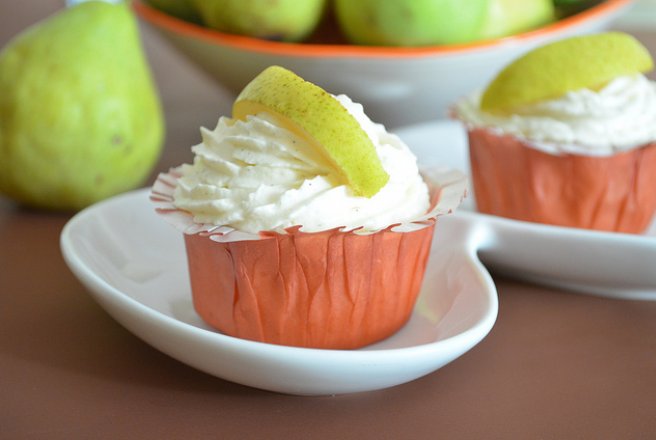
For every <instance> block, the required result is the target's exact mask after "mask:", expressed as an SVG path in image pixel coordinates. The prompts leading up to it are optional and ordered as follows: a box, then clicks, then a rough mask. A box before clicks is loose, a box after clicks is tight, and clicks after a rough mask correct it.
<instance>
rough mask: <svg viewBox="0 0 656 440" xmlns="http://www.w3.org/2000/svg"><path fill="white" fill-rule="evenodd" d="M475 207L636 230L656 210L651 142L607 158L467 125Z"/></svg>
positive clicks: (643, 227) (572, 224)
mask: <svg viewBox="0 0 656 440" xmlns="http://www.w3.org/2000/svg"><path fill="white" fill-rule="evenodd" d="M468 134H469V154H470V163H471V171H472V184H473V188H474V195H475V199H476V205H477V209H478V211H479V212H483V213H486V214H493V215H498V216H503V217H509V218H513V219H517V220H524V221H530V222H538V223H546V224H551V225H558V226H566V227H577V228H586V229H596V230H603V231H615V232H629V233H641V232H643V231H645V230H646V229H647V227H648V226H649V224H650V222H651V219H652V217H653V215H654V211H655V210H656V143H651V144H647V145H645V146H643V147H640V148H636V149H632V150H629V151H626V152H621V153H617V154H614V155H612V156H586V155H578V154H562V155H554V154H549V153H545V152H543V151H540V150H537V149H535V148H532V147H530V146H529V145H527V144H526V143H524V142H522V141H521V140H519V139H517V138H515V137H513V136H509V135H498V134H496V133H494V132H492V131H491V130H488V129H482V128H476V129H471V130H469V133H468Z"/></svg>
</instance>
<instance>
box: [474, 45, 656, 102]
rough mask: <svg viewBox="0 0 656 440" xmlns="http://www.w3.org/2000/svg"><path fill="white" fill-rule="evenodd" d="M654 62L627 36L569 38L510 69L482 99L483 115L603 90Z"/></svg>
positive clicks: (529, 55) (533, 53) (519, 60)
mask: <svg viewBox="0 0 656 440" xmlns="http://www.w3.org/2000/svg"><path fill="white" fill-rule="evenodd" d="M653 68H654V61H653V59H652V57H651V55H650V53H649V51H648V50H647V48H646V47H645V46H643V45H642V44H641V43H640V42H639V41H638V40H636V39H635V38H634V37H633V36H631V35H628V34H625V33H622V32H605V33H601V34H592V35H584V36H578V37H570V38H566V39H563V40H558V41H555V42H552V43H549V44H547V45H545V46H541V47H538V48H537V49H533V50H532V51H530V52H528V53H526V54H524V55H523V56H521V57H519V58H517V59H516V60H515V61H513V62H512V63H510V64H509V65H508V66H506V67H505V68H504V69H503V70H502V71H501V72H499V74H498V75H497V76H496V78H494V80H493V81H492V82H491V83H490V85H488V87H487V88H486V89H485V91H484V92H483V96H482V97H481V109H482V110H484V111H487V112H490V113H512V112H513V111H514V110H515V109H517V108H520V107H522V106H526V105H530V104H534V103H536V102H541V101H545V100H549V99H555V98H558V97H560V96H562V95H564V94H565V93H567V92H571V91H575V90H581V89H584V88H587V89H592V90H595V89H600V88H602V87H603V86H605V85H606V84H608V82H610V81H612V80H613V79H615V78H618V77H620V76H628V75H637V74H640V73H646V72H648V71H650V70H651V69H653Z"/></svg>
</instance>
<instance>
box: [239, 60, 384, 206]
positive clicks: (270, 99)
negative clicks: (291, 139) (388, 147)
mask: <svg viewBox="0 0 656 440" xmlns="http://www.w3.org/2000/svg"><path fill="white" fill-rule="evenodd" d="M261 112H268V113H270V114H272V115H274V116H277V117H278V119H279V120H280V121H281V122H282V123H283V124H284V125H285V126H286V127H287V128H288V129H290V130H292V131H294V132H296V133H298V134H300V135H301V136H303V137H305V138H306V139H308V140H309V141H310V144H311V145H314V146H315V148H316V149H317V151H319V152H322V153H324V156H325V157H326V158H327V159H328V160H329V161H330V162H332V163H333V165H334V166H335V169H336V170H337V171H338V173H339V174H341V175H342V176H343V180H344V183H346V184H347V185H350V187H351V188H352V189H353V192H354V193H355V194H357V195H360V196H364V197H371V196H373V195H375V194H376V193H377V192H378V191H379V190H380V189H381V188H382V187H383V186H385V184H386V183H387V181H388V180H389V175H388V174H387V172H386V171H385V169H384V168H383V165H382V164H381V162H380V159H379V157H378V155H377V153H376V148H375V147H374V144H373V142H372V141H371V139H370V138H369V136H368V135H367V133H366V132H365V131H364V130H363V129H362V127H361V126H360V123H359V122H358V121H357V120H356V119H355V117H353V116H352V115H351V113H349V111H348V110H347V109H346V108H345V107H344V106H343V105H342V104H340V102H339V101H338V100H337V99H335V98H334V97H333V96H332V95H331V94H330V93H328V92H326V91H325V90H323V89H322V88H321V87H319V86H317V85H315V84H312V83H311V82H308V81H305V80H304V79H303V78H301V77H299V76H297V75H296V74H295V73H293V72H291V71H289V70H287V69H285V68H282V67H279V66H271V67H268V68H267V69H265V70H264V71H263V72H262V73H260V74H259V75H258V76H256V77H255V79H253V81H251V82H250V83H249V84H248V85H246V87H245V88H244V90H242V91H241V93H240V94H239V96H238V97H237V99H236V100H235V103H234V105H233V107H232V115H233V117H235V118H237V119H244V118H246V116H248V115H256V114H258V113H261Z"/></svg>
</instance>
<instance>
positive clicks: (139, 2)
mask: <svg viewBox="0 0 656 440" xmlns="http://www.w3.org/2000/svg"><path fill="white" fill-rule="evenodd" d="M632 2H633V0H606V1H604V2H603V3H600V4H598V5H596V6H593V7H591V8H589V9H586V10H584V11H582V12H579V13H577V14H574V15H572V16H569V17H567V18H564V19H562V20H558V21H556V22H554V23H552V24H550V25H547V26H544V27H541V28H539V29H535V30H532V31H528V32H524V33H521V34H516V35H512V36H509V37H503V38H496V39H491V40H484V41H477V42H473V43H466V44H453V45H444V46H421V47H389V46H385V47H382V46H357V45H349V44H316V43H283V42H278V41H269V40H262V39H258V38H252V37H246V36H242V35H234V34H226V33H224V32H219V31H216V30H213V29H209V28H206V27H203V26H201V25H197V24H194V23H190V22H187V21H184V20H182V19H179V18H176V17H173V16H170V15H168V14H166V13H164V12H161V11H159V10H157V9H155V8H154V7H152V6H149V5H147V4H146V3H144V2H143V0H133V2H132V7H133V8H134V10H135V11H136V13H137V15H139V16H140V17H141V18H143V19H144V20H146V21H147V22H149V23H151V24H153V25H155V26H157V27H160V28H164V29H167V30H169V31H172V32H174V33H176V34H181V35H184V36H188V37H193V38H199V39H201V40H205V41H208V42H210V43H215V44H220V45H223V46H230V47H234V48H238V49H242V50H248V51H252V52H260V53H268V54H275V55H285V56H289V57H314V58H322V57H377V58H399V57H421V56H434V55H457V54H462V53H466V52H473V51H478V50H482V49H485V48H488V47H491V46H497V45H500V44H515V43H519V42H523V41H526V40H532V39H537V38H540V37H545V36H548V35H550V34H553V33H558V32H560V31H566V30H568V29H571V28H574V27H576V26H577V25H578V24H581V23H584V22H587V21H591V20H594V19H596V18H600V17H604V16H606V15H608V14H611V13H613V12H615V11H617V10H619V9H622V8H624V7H625V6H628V5H629V4H630V3H632Z"/></svg>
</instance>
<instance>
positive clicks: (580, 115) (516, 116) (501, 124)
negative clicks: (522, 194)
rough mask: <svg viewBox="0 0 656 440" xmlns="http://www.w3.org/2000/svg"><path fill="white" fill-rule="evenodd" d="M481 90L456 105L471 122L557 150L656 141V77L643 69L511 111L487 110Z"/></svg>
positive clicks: (604, 149) (602, 149)
mask: <svg viewBox="0 0 656 440" xmlns="http://www.w3.org/2000/svg"><path fill="white" fill-rule="evenodd" d="M480 96H481V94H480V93H478V94H475V95H473V96H471V97H469V98H466V99H464V100H462V101H461V102H459V103H458V104H457V105H456V108H455V112H456V115H457V117H458V118H459V119H460V120H462V121H463V122H464V123H465V124H466V125H467V126H468V127H485V128H490V129H492V130H494V131H497V132H500V133H502V134H510V135H513V136H516V137H518V138H520V139H522V140H524V141H527V143H529V145H531V146H532V147H534V148H536V149H539V150H542V151H546V152H549V153H552V154H558V153H576V154H587V155H594V156H605V155H611V154H614V153H616V152H620V151H625V150H629V149H632V148H637V147H641V146H644V145H645V144H648V143H650V142H654V141H656V83H654V82H651V81H649V80H648V79H647V78H646V77H645V76H643V75H633V76H623V77H619V78H616V79H615V80H613V81H611V82H610V83H608V84H607V85H606V86H605V87H603V88H602V89H601V90H599V91H594V90H589V89H582V90H577V91H573V92H569V93H567V94H565V95H564V96H562V97H561V98H558V99H553V100H548V101H543V102H539V103H536V104H532V105H527V106H524V107H523V108H520V109H517V110H516V111H515V112H514V113H513V114H511V115H495V114H490V113H487V112H484V111H482V110H481V109H480V105H479V103H480Z"/></svg>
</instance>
